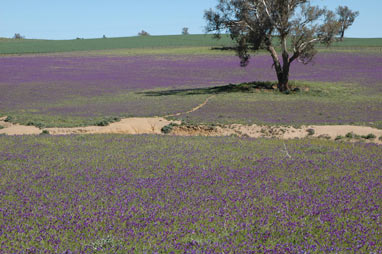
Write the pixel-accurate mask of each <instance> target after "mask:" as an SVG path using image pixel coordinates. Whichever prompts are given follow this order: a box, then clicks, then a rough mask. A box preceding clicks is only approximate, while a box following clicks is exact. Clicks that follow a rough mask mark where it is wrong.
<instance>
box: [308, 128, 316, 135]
mask: <svg viewBox="0 0 382 254" xmlns="http://www.w3.org/2000/svg"><path fill="white" fill-rule="evenodd" d="M306 131H307V132H308V135H309V136H313V135H314V134H315V133H316V132H315V130H314V129H307V130H306Z"/></svg>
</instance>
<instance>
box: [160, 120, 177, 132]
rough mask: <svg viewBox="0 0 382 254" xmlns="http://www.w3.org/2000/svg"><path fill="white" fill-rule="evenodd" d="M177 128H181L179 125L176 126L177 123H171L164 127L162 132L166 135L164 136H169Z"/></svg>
mask: <svg viewBox="0 0 382 254" xmlns="http://www.w3.org/2000/svg"><path fill="white" fill-rule="evenodd" d="M175 126H179V125H178V124H176V123H170V124H168V125H166V126H164V127H163V128H162V129H161V132H162V133H164V134H169V133H171V131H172V129H173V128H174V127H175Z"/></svg>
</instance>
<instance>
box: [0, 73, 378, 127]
mask: <svg viewBox="0 0 382 254" xmlns="http://www.w3.org/2000/svg"><path fill="white" fill-rule="evenodd" d="M271 85H272V83H271V82H258V83H254V84H251V83H245V84H239V85H227V86H217V87H209V88H194V89H186V88H184V89H176V90H170V89H156V90H146V91H139V92H129V93H121V94H110V95H103V96H95V97H81V96H75V97H72V98H69V99H64V100H61V101H56V102H54V103H51V104H46V103H44V104H41V105H40V104H38V103H36V104H33V105H31V107H30V108H28V109H26V108H20V109H16V108H15V109H12V110H9V111H1V110H0V113H1V115H8V116H11V117H12V119H11V121H12V122H15V123H21V124H24V125H28V124H29V125H34V126H37V127H75V126H89V125H100V124H103V123H106V122H110V121H109V119H112V118H124V117H153V116H166V115H169V114H174V113H178V112H186V111H188V110H190V109H191V108H194V107H195V106H197V105H199V104H201V103H202V102H204V101H205V99H206V98H208V97H209V96H211V95H214V96H215V97H213V98H211V99H210V100H209V102H208V103H207V104H206V105H205V106H204V107H203V108H202V109H199V110H197V111H195V112H193V113H190V114H184V115H181V116H178V117H172V118H171V119H176V120H183V121H185V122H188V123H193V124H215V123H216V124H233V123H242V124H272V125H273V124H287V125H294V126H299V125H302V124H340V123H342V124H345V123H346V124H357V125H367V126H372V127H377V128H382V122H375V121H370V122H369V121H364V122H363V121H361V120H359V119H361V118H362V115H364V114H366V115H367V114H371V113H372V112H378V107H379V106H380V105H381V104H382V99H381V97H380V96H379V95H375V96H370V95H365V94H362V93H361V91H362V90H361V88H360V87H359V86H358V85H355V84H344V83H323V82H301V81H292V82H291V85H292V86H293V87H299V88H300V89H301V91H300V92H293V93H291V94H289V95H285V94H281V93H279V92H278V91H276V90H273V89H259V87H261V86H264V87H269V86H271ZM73 105H75V108H72V107H73ZM317 105H321V106H322V107H324V108H321V107H317ZM328 105H329V106H328ZM332 106H333V107H334V108H337V109H336V110H331V107H332ZM359 107H362V108H359ZM277 108H283V110H282V111H280V110H277ZM326 110H328V111H326ZM61 111H62V112H63V113H60V112H61ZM374 114H375V113H374ZM267 118H270V119H272V121H271V122H269V121H267V120H266V119H267ZM274 119H276V121H277V119H280V121H279V122H277V123H276V122H274V121H273V120H274ZM290 119H293V120H294V121H291V120H290ZM325 119H327V121H326V120H325ZM337 120H338V121H337Z"/></svg>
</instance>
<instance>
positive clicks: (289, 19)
mask: <svg viewBox="0 0 382 254" xmlns="http://www.w3.org/2000/svg"><path fill="white" fill-rule="evenodd" d="M310 2H311V1H310V0H218V5H217V6H216V8H215V9H210V10H207V11H206V12H205V14H204V17H205V19H206V20H207V26H206V31H207V32H213V33H215V36H216V37H217V38H220V34H221V33H229V34H230V35H231V37H232V39H234V40H235V41H236V42H237V47H236V50H237V53H238V56H239V57H240V59H241V65H242V66H246V65H247V64H248V61H249V59H250V54H249V52H250V51H251V50H252V51H256V50H260V49H265V50H267V51H268V52H269V53H270V55H271V57H272V59H273V64H274V68H275V71H276V74H277V78H278V88H279V90H280V91H289V89H290V88H289V85H288V80H289V69H290V64H291V63H292V62H293V61H295V60H298V61H300V62H303V63H308V62H310V61H311V60H312V58H313V57H314V55H315V54H316V50H315V45H316V44H317V43H321V44H324V45H326V46H330V44H331V43H333V42H334V41H335V40H336V39H337V36H338V35H339V34H341V29H342V30H343V32H344V31H345V30H346V29H348V28H349V27H350V25H351V24H352V23H353V22H354V19H355V17H354V19H353V20H351V22H344V21H341V17H343V15H342V16H341V14H338V15H336V13H334V12H333V11H330V10H327V9H326V8H320V7H318V6H312V5H311V4H310ZM346 8H347V7H346ZM339 9H340V8H339ZM347 9H348V8H347ZM348 10H349V9H348ZM349 11H350V10H349ZM347 20H349V19H347ZM344 23H346V26H344V25H343V24H344ZM274 38H277V40H276V41H277V43H275V40H274ZM276 44H278V45H276ZM276 46H279V48H280V49H281V60H282V61H280V57H279V55H278V53H277V47H276Z"/></svg>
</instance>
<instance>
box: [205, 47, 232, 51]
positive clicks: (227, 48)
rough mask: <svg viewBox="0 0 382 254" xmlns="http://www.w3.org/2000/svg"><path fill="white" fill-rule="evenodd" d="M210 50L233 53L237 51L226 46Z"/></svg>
mask: <svg viewBox="0 0 382 254" xmlns="http://www.w3.org/2000/svg"><path fill="white" fill-rule="evenodd" d="M211 50H220V51H235V50H237V47H227V46H221V47H212V48H211Z"/></svg>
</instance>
